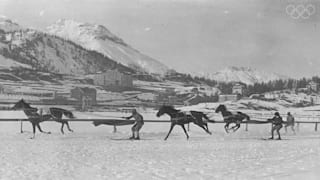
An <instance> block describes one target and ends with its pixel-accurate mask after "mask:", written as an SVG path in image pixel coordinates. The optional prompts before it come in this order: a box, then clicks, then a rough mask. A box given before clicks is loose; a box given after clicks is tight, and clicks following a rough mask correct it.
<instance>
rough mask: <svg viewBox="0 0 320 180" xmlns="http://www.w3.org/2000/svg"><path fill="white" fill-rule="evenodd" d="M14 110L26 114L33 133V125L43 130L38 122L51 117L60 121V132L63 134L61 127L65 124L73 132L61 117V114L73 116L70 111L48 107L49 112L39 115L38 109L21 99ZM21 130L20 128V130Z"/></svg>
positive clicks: (68, 116) (66, 121)
mask: <svg viewBox="0 0 320 180" xmlns="http://www.w3.org/2000/svg"><path fill="white" fill-rule="evenodd" d="M12 109H14V110H23V111H24V113H25V114H26V115H27V116H28V118H29V120H30V122H31V123H32V125H33V128H34V134H35V126H37V127H38V129H39V131H40V132H43V131H42V130H41V127H40V125H39V123H40V122H43V121H47V120H49V119H52V120H54V121H56V122H59V123H61V124H62V125H61V133H62V134H64V131H63V127H64V125H65V124H66V125H67V128H68V130H69V131H71V132H73V130H71V129H70V126H69V123H68V120H66V119H62V117H63V115H64V116H66V117H67V118H70V119H71V118H75V117H74V115H73V113H72V112H71V111H68V110H65V109H61V108H54V107H52V108H49V113H50V114H45V115H40V114H39V113H37V111H38V109H37V108H35V107H31V106H30V104H28V103H26V102H25V101H24V100H23V99H21V100H20V101H18V102H17V103H16V104H15V105H14V106H13V108H12ZM21 129H22V128H21ZM21 131H22V130H21Z"/></svg>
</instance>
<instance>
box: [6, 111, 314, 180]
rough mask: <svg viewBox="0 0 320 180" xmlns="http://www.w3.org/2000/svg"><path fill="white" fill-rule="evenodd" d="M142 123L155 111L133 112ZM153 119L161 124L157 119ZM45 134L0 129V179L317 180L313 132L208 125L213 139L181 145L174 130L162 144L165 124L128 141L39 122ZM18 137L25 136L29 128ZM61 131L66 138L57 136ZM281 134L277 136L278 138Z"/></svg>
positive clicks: (195, 135) (123, 135)
mask: <svg viewBox="0 0 320 180" xmlns="http://www.w3.org/2000/svg"><path fill="white" fill-rule="evenodd" d="M139 111H140V112H141V113H142V115H143V116H144V117H145V119H157V118H156V117H155V113H156V112H155V111H144V112H142V111H141V110H139ZM75 114H76V116H81V117H82V118H84V117H87V118H90V117H91V118H92V117H97V116H118V117H121V116H124V115H125V116H126V115H129V114H124V113H117V112H113V113H106V112H100V113H92V112H86V113H82V112H76V113H75ZM160 119H163V120H165V119H168V117H167V116H163V117H161V118H160ZM41 125H42V129H43V130H46V131H51V132H52V134H50V135H47V134H37V136H36V139H34V140H30V139H29V137H30V136H31V133H30V132H27V133H24V134H19V133H18V132H19V128H20V124H19V123H18V122H1V126H0V140H1V146H0V151H1V153H0V159H1V161H0V163H1V165H0V179H14V180H15V179H98V180H99V179H183V180H184V179H219V180H220V179H253V180H255V179H288V180H289V179H290V180H291V179H302V178H304V179H308V180H309V179H311V180H312V179H319V177H320V172H319V170H318V169H319V168H320V161H319V160H320V141H319V139H320V135H319V133H318V132H314V131H313V126H310V125H305V126H300V132H298V133H297V135H293V134H292V133H291V132H288V133H287V134H283V139H284V140H282V141H277V140H273V141H266V140H262V138H266V137H268V136H269V133H270V132H269V131H270V125H269V124H267V125H249V131H244V128H243V127H241V129H240V130H239V131H238V132H236V133H231V134H226V133H225V132H224V130H223V124H209V128H210V130H211V131H212V132H213V135H208V134H206V133H205V132H203V130H201V129H200V128H198V127H196V126H195V125H191V126H190V129H191V131H189V135H190V139H189V140H186V138H185V135H184V134H183V131H182V129H181V128H180V127H175V128H174V130H173V132H172V134H171V136H170V137H169V139H168V140H167V141H164V140H163V138H164V137H165V135H166V133H167V132H168V130H169V126H170V125H169V124H168V123H145V125H144V126H143V128H142V130H141V138H142V140H140V141H130V140H127V138H128V137H129V136H130V135H131V132H130V128H131V126H122V127H118V132H117V133H112V130H113V127H112V126H111V127H110V126H99V127H94V126H93V125H92V124H91V123H89V122H70V125H71V128H72V129H73V130H74V131H75V132H74V133H66V134H65V135H61V134H60V132H59V130H60V124H58V123H55V122H44V123H42V124H41ZM24 129H25V130H27V131H31V126H30V123H28V122H25V123H24ZM65 131H66V130H65ZM282 133H284V132H283V130H282Z"/></svg>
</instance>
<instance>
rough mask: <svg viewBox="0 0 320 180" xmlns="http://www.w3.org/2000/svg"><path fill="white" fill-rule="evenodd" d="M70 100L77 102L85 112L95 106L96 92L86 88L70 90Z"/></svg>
mask: <svg viewBox="0 0 320 180" xmlns="http://www.w3.org/2000/svg"><path fill="white" fill-rule="evenodd" d="M71 98H74V99H76V100H77V102H78V103H77V104H79V105H81V109H82V110H87V109H88V108H89V107H91V106H92V105H96V104H97V90H96V89H94V88H88V87H83V88H82V87H76V88H74V89H72V90H71Z"/></svg>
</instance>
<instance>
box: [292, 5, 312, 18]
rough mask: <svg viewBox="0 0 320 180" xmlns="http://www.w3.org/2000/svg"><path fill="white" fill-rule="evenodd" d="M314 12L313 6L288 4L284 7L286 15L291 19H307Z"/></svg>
mask: <svg viewBox="0 0 320 180" xmlns="http://www.w3.org/2000/svg"><path fill="white" fill-rule="evenodd" d="M315 12H316V7H315V6H314V5H313V4H306V5H303V4H298V5H293V4H289V5H288V6H287V7H286V13H287V14H288V15H289V16H290V17H292V18H293V19H299V18H301V19H308V18H310V17H311V16H312V15H313V14H314V13H315Z"/></svg>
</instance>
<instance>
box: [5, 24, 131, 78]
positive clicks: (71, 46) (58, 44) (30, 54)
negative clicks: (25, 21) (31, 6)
mask: <svg viewBox="0 0 320 180" xmlns="http://www.w3.org/2000/svg"><path fill="white" fill-rule="evenodd" d="M2 20H3V19H2ZM1 24H2V26H0V28H1V29H0V55H1V58H0V60H1V62H6V64H7V65H6V66H10V64H11V63H15V64H17V63H19V64H20V65H21V66H24V67H25V66H29V67H30V68H31V69H34V70H38V71H44V72H52V73H60V74H73V75H77V74H89V73H96V72H99V71H105V70H107V69H114V68H117V69H118V70H119V71H122V72H128V73H134V72H135V71H134V70H132V69H130V68H128V67H126V66H123V65H121V64H119V63H118V62H115V61H113V60H112V59H110V58H108V57H106V56H104V55H102V54H100V53H98V52H95V51H91V50H87V49H85V48H83V47H82V46H80V45H77V44H75V43H73V42H71V41H69V40H65V39H63V38H60V37H57V36H53V35H49V34H46V33H43V32H39V31H37V30H33V29H25V28H22V27H20V26H18V25H17V24H16V23H13V22H12V21H10V20H5V21H2V23H1ZM13 27H14V28H13ZM8 63H9V64H8ZM1 64H3V63H1Z"/></svg>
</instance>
